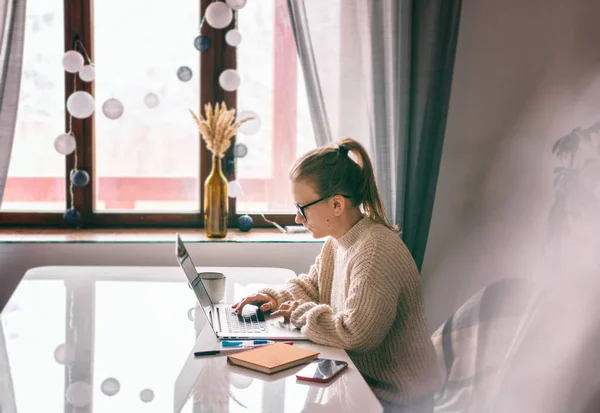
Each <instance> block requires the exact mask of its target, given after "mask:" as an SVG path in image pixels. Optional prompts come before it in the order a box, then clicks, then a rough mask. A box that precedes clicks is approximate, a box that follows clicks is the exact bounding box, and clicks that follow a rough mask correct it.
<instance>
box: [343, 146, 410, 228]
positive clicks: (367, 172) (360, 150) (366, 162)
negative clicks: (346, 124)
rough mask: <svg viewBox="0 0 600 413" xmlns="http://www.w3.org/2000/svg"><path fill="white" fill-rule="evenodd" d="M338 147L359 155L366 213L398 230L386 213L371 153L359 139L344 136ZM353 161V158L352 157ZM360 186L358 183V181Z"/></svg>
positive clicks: (361, 190)
mask: <svg viewBox="0 0 600 413" xmlns="http://www.w3.org/2000/svg"><path fill="white" fill-rule="evenodd" d="M338 147H340V148H344V149H345V150H347V151H348V156H351V155H350V154H354V155H356V156H357V157H358V159H357V164H358V166H359V167H361V169H362V185H360V187H361V188H360V194H362V202H361V203H362V206H363V209H364V211H365V214H366V215H367V216H368V217H370V218H371V219H372V220H373V221H376V222H378V223H380V224H382V225H385V226H386V227H388V228H389V229H391V230H392V231H398V227H397V226H395V225H392V224H391V223H390V221H388V219H387V217H386V214H385V207H384V206H383V202H382V201H381V197H380V196H379V190H378V189H377V183H376V182H375V173H374V171H373V164H372V163H371V159H370V158H369V154H368V153H367V151H366V150H365V148H364V146H362V145H361V144H360V143H359V142H358V141H356V140H354V139H351V138H343V139H342V140H341V141H339V142H338ZM350 161H351V162H353V160H352V159H350ZM357 186H358V183H357Z"/></svg>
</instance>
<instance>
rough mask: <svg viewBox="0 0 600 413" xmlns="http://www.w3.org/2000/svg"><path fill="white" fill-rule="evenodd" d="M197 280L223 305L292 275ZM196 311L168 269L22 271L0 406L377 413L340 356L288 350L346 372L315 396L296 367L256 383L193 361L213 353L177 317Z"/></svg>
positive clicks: (212, 361) (202, 325)
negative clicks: (218, 289) (338, 363)
mask: <svg viewBox="0 0 600 413" xmlns="http://www.w3.org/2000/svg"><path fill="white" fill-rule="evenodd" d="M198 270H199V271H207V270H216V271H221V272H223V273H225V275H226V276H227V292H226V298H225V300H226V301H227V302H233V301H234V299H238V298H240V297H242V296H244V295H245V294H247V293H250V292H253V291H256V289H258V288H260V287H262V286H265V285H271V286H278V285H282V284H283V283H284V282H285V280H287V279H288V278H290V277H293V276H294V273H293V272H292V271H290V270H285V269H277V268H234V267H223V268H216V267H210V268H209V267H202V268H198ZM195 303H196V300H195V296H194V294H193V293H192V291H191V290H190V289H189V288H188V287H187V284H186V280H185V277H184V275H183V272H182V271H181V269H180V268H179V267H74V266H73V267H41V268H35V269H32V270H30V271H28V272H27V273H26V275H25V277H24V280H23V281H22V282H21V284H20V286H19V288H18V289H17V291H16V292H15V294H14V295H13V297H12V298H11V301H10V303H9V304H8V305H7V307H6V308H5V310H4V312H3V313H2V322H3V323H2V324H3V326H4V335H5V336H6V349H3V348H0V359H1V358H2V354H3V352H4V353H5V354H7V355H8V361H9V363H10V378H11V383H10V385H8V386H0V392H4V394H0V402H2V403H10V400H11V397H12V398H13V399H14V400H15V404H16V407H17V410H16V411H17V412H20V411H65V408H67V410H68V411H70V412H73V413H77V412H89V411H91V410H93V411H97V412H103V411H139V412H143V413H150V412H157V413H158V412H160V413H163V412H167V411H174V412H190V413H191V412H194V413H196V412H209V411H210V412H277V413H281V412H324V411H326V412H338V411H344V412H381V411H382V409H381V406H380V404H379V403H378V401H377V399H376V398H375V396H374V395H373V393H372V392H371V390H370V389H369V387H368V386H367V384H366V383H365V381H364V380H363V378H362V376H361V375H360V374H359V372H358V371H357V370H356V367H355V366H354V364H353V363H352V361H351V360H350V359H349V358H348V356H347V355H346V353H345V351H343V350H341V349H336V348H330V347H325V346H319V345H316V344H313V343H300V342H298V343H296V345H298V346H303V347H307V348H313V349H316V350H318V351H320V353H321V354H320V357H322V358H335V359H340V360H346V361H348V363H349V368H348V370H347V371H346V372H344V373H343V374H342V375H341V376H339V377H338V378H337V379H336V380H335V381H333V382H331V383H329V384H321V385H320V384H310V385H309V384H304V383H303V382H299V381H297V380H296V378H295V373H296V372H297V371H298V370H299V369H300V368H301V367H296V368H294V369H290V370H286V371H283V372H280V373H277V374H275V375H266V374H262V373H258V372H254V371H252V370H248V369H244V368H241V367H234V366H228V365H227V363H226V358H225V357H223V356H214V357H212V356H211V357H202V358H194V356H193V352H194V351H197V350H200V349H212V348H217V347H218V341H217V339H216V337H215V336H214V334H213V332H212V329H210V326H209V325H208V323H207V322H206V320H205V319H204V318H203V317H202V314H199V313H198V310H197V309H196V310H195V311H190V313H192V314H193V313H195V315H196V317H192V318H195V320H194V321H192V320H190V319H189V318H188V312H189V311H188V310H190V309H192V308H194V307H195ZM1 344H2V340H1V337H0V345H1ZM3 375H4V376H7V374H6V372H0V382H2V379H5V378H6V377H4V376H3ZM11 389H12V390H11ZM7 400H8V401H7Z"/></svg>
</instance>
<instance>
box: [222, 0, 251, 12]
mask: <svg viewBox="0 0 600 413" xmlns="http://www.w3.org/2000/svg"><path fill="white" fill-rule="evenodd" d="M225 3H227V5H228V6H229V7H230V8H231V9H232V10H239V9H241V8H242V7H244V6H245V5H246V0H225Z"/></svg>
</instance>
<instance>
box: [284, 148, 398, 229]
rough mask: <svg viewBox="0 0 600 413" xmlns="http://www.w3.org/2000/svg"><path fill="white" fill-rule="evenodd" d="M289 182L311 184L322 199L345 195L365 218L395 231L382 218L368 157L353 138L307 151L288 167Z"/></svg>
mask: <svg viewBox="0 0 600 413" xmlns="http://www.w3.org/2000/svg"><path fill="white" fill-rule="evenodd" d="M290 179H291V180H292V181H297V180H307V181H309V182H311V183H312V184H313V185H314V187H315V190H316V191H317V193H318V194H319V195H320V196H322V197H325V196H332V195H335V194H343V195H347V196H349V197H350V199H351V201H352V205H353V206H362V208H363V212H364V214H365V215H366V216H368V217H369V218H371V219H372V220H374V221H375V222H377V223H379V224H382V225H384V226H386V227H387V228H389V229H391V230H392V231H395V232H397V231H398V228H397V227H396V226H394V225H392V224H391V223H390V222H389V221H388V219H387V218H386V215H385V208H384V206H383V202H382V201H381V197H380V196H379V191H378V190H377V184H376V182H375V174H374V172H373V165H372V163H371V160H370V158H369V154H368V153H367V151H366V150H365V148H364V147H363V146H362V145H361V144H360V143H359V142H358V141H356V140H354V139H351V138H343V139H342V140H340V141H339V142H338V143H337V145H336V146H324V147H320V148H316V149H313V150H312V151H309V152H307V153H306V154H304V155H303V156H302V157H300V158H299V159H298V160H297V161H296V162H295V163H294V165H292V168H291V170H290Z"/></svg>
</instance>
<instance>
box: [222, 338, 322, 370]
mask: <svg viewBox="0 0 600 413" xmlns="http://www.w3.org/2000/svg"><path fill="white" fill-rule="evenodd" d="M318 355H319V352H318V351H312V350H307V349H304V348H301V347H296V346H290V345H289V344H284V343H275V344H271V345H268V346H263V347H258V348H255V349H252V350H248V351H243V352H241V353H235V354H232V355H230V356H229V357H227V361H228V362H229V363H230V364H234V365H237V366H242V367H246V368H249V369H252V370H256V371H260V372H263V373H267V374H272V373H277V372H278V371H281V370H285V369H288V368H291V367H295V366H298V365H300V364H304V363H309V362H311V361H313V360H314V359H316V358H317V356H318Z"/></svg>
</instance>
